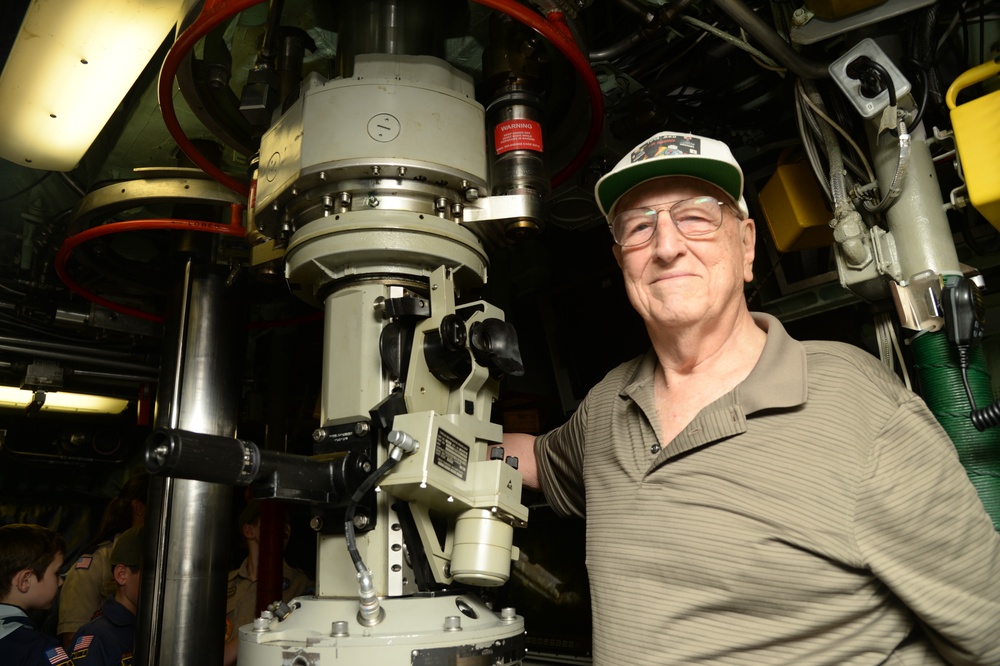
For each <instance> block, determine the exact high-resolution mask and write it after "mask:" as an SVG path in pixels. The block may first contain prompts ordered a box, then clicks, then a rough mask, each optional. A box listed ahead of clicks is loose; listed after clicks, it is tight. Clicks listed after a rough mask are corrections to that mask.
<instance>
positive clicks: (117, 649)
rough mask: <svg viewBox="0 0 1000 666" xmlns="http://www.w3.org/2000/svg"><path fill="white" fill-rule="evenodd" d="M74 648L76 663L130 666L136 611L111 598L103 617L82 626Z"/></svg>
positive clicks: (72, 653) (90, 665)
mask: <svg viewBox="0 0 1000 666" xmlns="http://www.w3.org/2000/svg"><path fill="white" fill-rule="evenodd" d="M71 647H72V650H71V652H70V656H71V657H72V658H73V663H74V664H75V666H131V664H132V655H133V653H134V652H135V613H133V612H132V611H130V610H129V609H127V608H125V607H124V606H122V605H121V604H120V603H119V602H118V600H117V599H115V598H114V597H111V598H110V599H108V600H107V601H106V602H104V606H102V607H101V614H100V616H98V617H97V618H95V619H94V620H92V621H90V622H88V623H87V624H85V625H83V626H82V627H80V631H78V632H76V637H75V638H73V643H72V646H71Z"/></svg>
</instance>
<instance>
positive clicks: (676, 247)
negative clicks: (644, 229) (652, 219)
mask: <svg viewBox="0 0 1000 666" xmlns="http://www.w3.org/2000/svg"><path fill="white" fill-rule="evenodd" d="M658 215H659V216H658V217H657V219H656V229H655V230H654V232H653V238H652V239H651V240H650V243H651V244H652V249H653V253H654V254H655V255H656V256H657V257H659V258H661V259H664V260H666V261H669V260H671V259H673V258H674V257H675V256H677V255H678V254H681V253H682V252H683V251H684V248H685V247H687V246H686V245H685V242H684V241H685V239H684V236H683V235H682V234H681V232H680V231H679V230H678V229H677V225H676V224H674V220H673V218H671V217H670V213H669V211H665V210H663V211H659V213H658Z"/></svg>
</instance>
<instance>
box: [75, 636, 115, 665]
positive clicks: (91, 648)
mask: <svg viewBox="0 0 1000 666" xmlns="http://www.w3.org/2000/svg"><path fill="white" fill-rule="evenodd" d="M81 639H83V640H87V646H86V647H85V648H81V649H79V650H78V649H76V646H78V645H79V643H80V640H81ZM88 639H89V640H88ZM73 645H74V648H73V652H72V655H71V656H72V657H73V664H74V666H105V664H114V663H120V662H121V655H118V657H119V658H118V659H117V660H116V659H115V656H116V655H114V654H111V653H110V651H109V650H108V649H107V646H105V645H104V641H103V640H102V639H101V636H100V634H89V633H87V634H84V633H83V632H80V633H78V634H77V635H76V638H74V639H73Z"/></svg>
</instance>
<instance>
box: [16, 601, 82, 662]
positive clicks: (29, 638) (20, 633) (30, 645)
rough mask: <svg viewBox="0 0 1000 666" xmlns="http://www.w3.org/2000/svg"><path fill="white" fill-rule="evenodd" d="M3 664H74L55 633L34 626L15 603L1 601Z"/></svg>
mask: <svg viewBox="0 0 1000 666" xmlns="http://www.w3.org/2000/svg"><path fill="white" fill-rule="evenodd" d="M0 664H3V666H74V664H73V660H72V659H70V656H69V655H68V654H66V651H65V650H64V649H63V647H62V645H60V644H59V641H58V640H56V638H55V637H54V636H49V635H47V634H44V633H42V632H41V631H39V630H38V629H36V628H35V625H34V624H32V623H31V620H30V619H28V615H27V614H26V613H25V612H24V611H23V610H21V608H19V607H17V606H14V605H13V604H0Z"/></svg>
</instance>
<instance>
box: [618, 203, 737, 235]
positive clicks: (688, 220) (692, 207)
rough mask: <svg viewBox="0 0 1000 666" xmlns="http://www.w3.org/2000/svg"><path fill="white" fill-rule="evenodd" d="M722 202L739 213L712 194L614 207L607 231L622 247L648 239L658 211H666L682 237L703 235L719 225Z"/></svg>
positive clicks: (654, 230)
mask: <svg viewBox="0 0 1000 666" xmlns="http://www.w3.org/2000/svg"><path fill="white" fill-rule="evenodd" d="M723 206H725V207H727V208H729V209H730V210H732V211H733V213H734V214H735V215H736V216H737V217H740V215H739V213H738V212H737V211H736V209H735V208H733V207H732V206H731V205H729V204H727V203H725V202H722V201H719V200H718V199H716V198H714V197H695V198H693V199H684V200H683V201H669V202H665V203H662V204H657V205H655V206H647V207H644V208H630V209H628V210H622V211H618V212H617V213H615V216H614V219H612V220H611V235H612V236H614V239H615V242H616V243H618V244H619V245H621V246H622V247H635V246H636V245H642V244H644V243H648V242H649V240H650V239H651V238H652V237H653V234H654V233H655V232H656V223H657V221H658V220H659V219H660V213H662V212H664V211H666V212H667V213H669V214H670V219H671V221H672V222H673V223H674V226H675V227H677V231H679V232H680V234H681V235H682V236H684V237H685V238H692V237H695V236H705V235H707V234H710V233H712V232H713V231H715V230H716V229H718V228H719V227H720V226H722V208H723Z"/></svg>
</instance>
